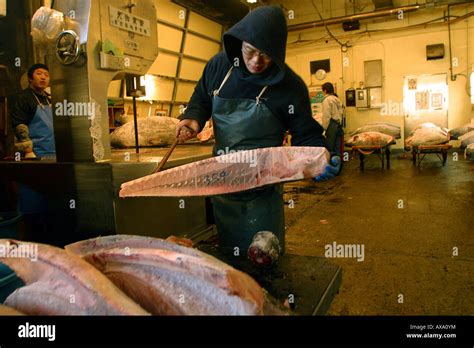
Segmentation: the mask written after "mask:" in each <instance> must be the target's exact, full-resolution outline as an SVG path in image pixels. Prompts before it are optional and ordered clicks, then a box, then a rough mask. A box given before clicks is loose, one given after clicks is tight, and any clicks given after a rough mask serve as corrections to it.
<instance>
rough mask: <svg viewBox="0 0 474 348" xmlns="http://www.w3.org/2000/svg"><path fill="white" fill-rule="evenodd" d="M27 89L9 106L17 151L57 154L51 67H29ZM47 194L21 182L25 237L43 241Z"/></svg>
mask: <svg viewBox="0 0 474 348" xmlns="http://www.w3.org/2000/svg"><path fill="white" fill-rule="evenodd" d="M27 74H28V81H29V86H28V88H26V89H24V90H23V91H22V92H21V93H19V94H17V95H15V96H13V98H12V102H11V108H10V116H11V120H12V126H13V131H14V133H15V137H16V147H17V150H18V151H20V152H22V154H23V155H24V157H26V158H35V157H51V156H54V155H55V152H56V150H55V143H54V129H53V112H52V109H51V99H50V95H49V94H48V93H47V92H46V91H45V89H46V88H48V87H49V69H48V67H47V66H46V65H44V64H34V65H33V66H31V67H30V68H29V69H28V72H27ZM47 207H48V204H47V200H46V197H45V196H44V195H43V194H41V193H39V192H37V191H35V190H33V189H31V188H30V187H28V186H25V185H23V184H22V185H20V188H19V200H18V210H19V212H20V213H22V214H23V216H24V220H25V225H26V226H25V227H26V231H25V234H26V236H25V239H28V240H35V241H42V240H41V236H42V235H43V234H42V230H43V231H44V230H45V228H46V222H45V220H46V212H47Z"/></svg>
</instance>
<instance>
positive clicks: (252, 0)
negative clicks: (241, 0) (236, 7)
mask: <svg viewBox="0 0 474 348" xmlns="http://www.w3.org/2000/svg"><path fill="white" fill-rule="evenodd" d="M247 2H248V3H249V4H256V3H257V0H247Z"/></svg>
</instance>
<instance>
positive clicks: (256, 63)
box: [242, 41, 273, 74]
mask: <svg viewBox="0 0 474 348" xmlns="http://www.w3.org/2000/svg"><path fill="white" fill-rule="evenodd" d="M242 56H243V58H244V63H245V66H246V67H247V70H248V71H250V73H251V74H261V73H263V72H264V71H265V70H267V69H268V67H269V66H270V65H272V62H273V61H272V58H271V57H270V56H268V55H267V54H265V53H263V52H261V51H259V50H258V49H257V48H255V47H254V46H252V45H251V44H249V43H248V42H245V41H242Z"/></svg>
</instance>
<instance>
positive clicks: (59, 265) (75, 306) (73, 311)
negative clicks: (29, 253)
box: [0, 239, 149, 315]
mask: <svg viewBox="0 0 474 348" xmlns="http://www.w3.org/2000/svg"><path fill="white" fill-rule="evenodd" d="M30 246H35V248H36V247H37V249H36V255H34V257H31V258H27V257H13V254H8V255H7V254H5V253H4V252H2V254H0V260H1V261H2V262H3V263H5V264H6V265H7V266H8V267H10V268H11V269H12V270H14V271H15V272H16V274H17V275H18V277H20V278H21V279H22V280H23V282H24V283H25V284H26V285H25V286H23V287H21V288H18V289H17V290H15V291H14V292H13V293H12V294H10V295H9V296H8V297H7V299H6V300H5V304H6V305H7V306H9V307H12V308H15V309H16V310H18V311H20V312H23V313H25V314H30V315H149V313H148V312H146V311H145V310H144V309H143V308H141V307H140V306H139V305H138V304H136V303H135V302H133V301H132V300H131V299H130V298H128V297H127V296H126V295H125V294H124V293H123V292H122V291H121V290H120V289H118V288H117V287H116V286H115V285H114V284H113V283H112V282H111V281H110V280H109V279H107V277H105V276H104V275H103V274H102V273H100V272H99V271H98V270H97V269H95V268H94V267H93V266H91V265H90V264H89V263H87V262H85V261H84V260H82V259H81V258H80V257H78V256H77V255H74V254H72V253H70V252H68V251H65V250H63V249H60V248H56V247H53V246H50V245H45V244H37V243H27V242H20V241H16V240H6V239H1V240H0V247H1V250H2V251H6V250H11V249H15V250H20V249H23V250H26V249H27V248H28V247H30ZM32 250H33V249H32Z"/></svg>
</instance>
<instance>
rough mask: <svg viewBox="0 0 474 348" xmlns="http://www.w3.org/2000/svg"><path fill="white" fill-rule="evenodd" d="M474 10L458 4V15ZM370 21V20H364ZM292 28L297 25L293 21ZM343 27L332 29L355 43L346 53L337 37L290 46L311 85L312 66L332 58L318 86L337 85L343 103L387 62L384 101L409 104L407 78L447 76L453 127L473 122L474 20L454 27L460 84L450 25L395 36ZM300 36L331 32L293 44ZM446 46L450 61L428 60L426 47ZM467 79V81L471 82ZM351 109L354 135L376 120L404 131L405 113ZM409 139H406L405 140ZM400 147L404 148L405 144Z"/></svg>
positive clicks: (430, 15) (424, 14)
mask: <svg viewBox="0 0 474 348" xmlns="http://www.w3.org/2000/svg"><path fill="white" fill-rule="evenodd" d="M472 11H474V4H472V5H468V6H459V7H458V6H456V7H453V8H452V12H453V14H456V15H463V14H466V13H468V12H472ZM439 16H442V9H436V10H431V12H430V10H423V11H419V13H416V14H410V16H406V17H405V18H404V20H403V22H404V23H403V24H404V25H411V24H414V23H419V22H422V21H428V20H430V19H434V18H438V17H439ZM400 22H401V21H393V20H392V21H387V20H386V19H385V20H384V21H380V20H377V21H376V22H375V23H369V24H364V25H362V26H361V29H363V30H365V29H369V30H370V29H372V28H377V29H387V28H392V27H394V26H396V27H401V26H403V25H401V24H402V23H400ZM362 23H364V22H362ZM289 24H291V22H289ZM340 26H341V25H336V26H330V27H329V28H330V30H331V31H332V32H333V33H334V35H335V36H336V37H338V39H339V40H340V41H341V42H346V41H349V42H350V43H351V45H352V47H350V48H349V50H348V51H347V52H346V53H342V52H341V50H340V46H339V45H338V44H336V43H335V41H334V40H332V39H331V38H329V37H328V38H327V40H328V42H327V43H326V42H325V40H324V39H323V40H319V41H316V42H315V43H312V44H309V45H308V44H306V45H304V46H301V45H300V46H299V45H298V44H290V45H289V46H288V50H287V63H288V65H289V66H290V67H291V68H292V69H294V70H295V71H296V72H297V73H298V74H299V75H300V76H301V77H302V78H303V80H304V81H305V82H306V84H307V85H308V86H309V85H310V84H311V82H312V81H311V75H310V62H311V61H313V60H319V59H328V58H329V59H330V60H331V71H330V72H329V73H328V75H327V77H326V79H325V80H323V81H316V80H315V79H313V83H317V84H322V83H324V82H332V83H334V84H337V93H338V95H339V96H340V97H341V99H344V98H345V90H347V89H348V88H351V87H354V88H358V87H359V81H364V61H366V60H373V59H382V65H383V91H382V102H389V101H390V102H392V103H394V102H397V103H401V102H402V101H403V83H404V76H407V75H421V74H437V73H446V74H447V75H448V85H449V111H448V127H449V128H455V127H458V126H461V125H463V124H465V123H469V122H470V120H471V117H474V114H473V113H472V107H471V101H470V96H469V94H468V92H467V91H468V83H467V81H468V78H469V74H470V72H471V70H472V65H473V64H474V17H472V16H471V17H469V18H467V19H465V20H461V21H458V22H457V23H455V24H452V25H451V41H452V55H453V57H455V58H457V60H458V67H456V68H454V69H453V71H454V74H463V75H459V76H457V79H456V81H451V79H450V78H449V76H450V71H449V39H448V26H447V25H437V26H435V27H428V28H427V27H424V26H422V27H417V28H414V29H409V30H404V31H393V32H387V31H384V32H381V33H377V32H371V33H364V34H361V33H360V32H361V31H362V30H361V31H359V34H352V33H349V34H348V33H345V32H343V31H342V30H341V29H339V28H340ZM299 34H300V36H299V38H300V39H304V40H315V39H319V38H324V37H325V36H326V35H327V32H326V31H325V29H324V28H322V29H320V28H318V29H313V30H306V31H303V32H300V33H294V32H293V33H290V35H289V39H288V42H295V41H296V40H297V39H298V35H299ZM436 43H444V45H445V57H444V58H443V59H439V60H432V61H427V60H426V45H430V44H436ZM344 57H345V58H348V62H349V65H348V66H347V67H343V66H342V58H344ZM466 77H467V78H466ZM346 110H347V129H346V130H347V131H351V130H354V129H356V128H357V127H360V126H361V125H364V124H366V123H370V122H389V123H393V124H396V125H399V126H401V127H402V130H403V115H400V116H381V115H380V109H369V110H366V111H361V110H357V109H356V108H354V107H349V108H347V109H346ZM402 140H403V139H402ZM397 147H402V141H399V142H398V145H397Z"/></svg>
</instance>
